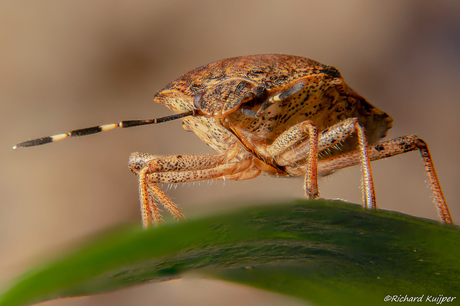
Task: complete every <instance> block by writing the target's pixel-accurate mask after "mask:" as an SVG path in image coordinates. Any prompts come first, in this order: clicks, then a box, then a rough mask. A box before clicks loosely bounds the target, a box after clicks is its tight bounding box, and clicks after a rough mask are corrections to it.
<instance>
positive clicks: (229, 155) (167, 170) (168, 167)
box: [129, 150, 252, 227]
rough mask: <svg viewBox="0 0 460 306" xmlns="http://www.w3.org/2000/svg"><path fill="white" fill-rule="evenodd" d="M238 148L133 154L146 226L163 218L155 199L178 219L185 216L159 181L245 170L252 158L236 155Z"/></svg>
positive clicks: (132, 169)
mask: <svg viewBox="0 0 460 306" xmlns="http://www.w3.org/2000/svg"><path fill="white" fill-rule="evenodd" d="M236 152H237V151H236V150H229V151H227V152H224V153H221V154H216V155H198V154H197V155H193V154H186V155H172V156H165V157H159V156H153V155H149V154H142V153H133V154H131V156H130V161H129V167H130V169H131V171H132V172H133V173H135V174H136V175H137V176H138V178H139V198H140V202H141V203H140V204H141V212H142V223H143V225H144V227H148V226H149V225H150V224H151V223H154V224H159V223H161V222H162V218H161V215H160V213H159V210H158V208H157V206H156V203H158V204H162V205H163V206H164V207H165V208H166V209H167V210H168V211H169V212H170V213H171V214H172V215H173V216H174V217H175V218H176V219H185V217H184V215H183V214H182V213H181V212H180V210H179V209H178V208H177V206H176V205H175V204H174V203H173V202H172V201H171V200H170V199H169V198H168V196H166V194H164V193H163V191H161V189H160V188H159V187H158V186H157V184H158V183H166V184H176V183H185V182H193V181H199V180H207V179H216V178H221V177H223V176H226V175H229V176H231V175H233V174H236V173H238V172H242V171H245V170H246V169H248V168H249V167H250V166H251V164H252V158H248V156H247V157H243V158H240V157H239V158H238V159H234V157H235V155H236ZM230 160H234V161H232V162H230ZM240 160H241V161H240Z"/></svg>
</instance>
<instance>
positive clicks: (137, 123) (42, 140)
mask: <svg viewBox="0 0 460 306" xmlns="http://www.w3.org/2000/svg"><path fill="white" fill-rule="evenodd" d="M188 116H199V115H198V111H197V110H191V111H188V112H185V113H180V114H175V115H170V116H166V117H161V118H155V119H148V120H126V121H120V122H118V123H112V124H104V125H98V126H93V127H88V128H84V129H78V130H73V131H70V132H68V133H65V134H57V135H53V136H47V137H42V138H37V139H31V140H27V141H23V142H20V143H18V144H17V145H15V146H14V147H13V149H17V148H21V147H34V146H39V145H43V144H46V143H51V142H55V141H59V140H62V139H65V138H67V137H79V136H86V135H91V134H96V133H100V132H105V131H109V130H113V129H116V128H129V127H133V126H140V125H147V124H157V123H163V122H167V121H172V120H176V119H180V118H184V117H188Z"/></svg>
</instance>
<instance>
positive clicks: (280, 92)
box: [13, 54, 453, 227]
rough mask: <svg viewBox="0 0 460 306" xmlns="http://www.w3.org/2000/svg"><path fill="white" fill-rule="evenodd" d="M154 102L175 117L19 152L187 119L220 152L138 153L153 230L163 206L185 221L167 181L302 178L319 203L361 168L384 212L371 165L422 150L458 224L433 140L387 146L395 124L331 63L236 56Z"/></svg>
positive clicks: (367, 196)
mask: <svg viewBox="0 0 460 306" xmlns="http://www.w3.org/2000/svg"><path fill="white" fill-rule="evenodd" d="M153 99H154V101H155V102H156V103H160V104H164V105H165V106H166V107H168V108H169V109H171V110H172V111H174V112H176V114H175V115H170V116H166V117H161V118H155V119H148V120H128V121H121V122H119V123H114V124H105V125H100V126H95V127H90V128H85V129H78V130H73V131H70V132H68V133H65V134H57V135H54V136H48V137H43V138H38V139H33V140H28V141H24V142H21V143H19V144H17V145H16V146H14V147H13V148H14V149H15V148H18V147H29V146H37V145H42V144H46V143H50V142H55V141H58V140H62V139H65V138H68V137H74V136H84V135H90V134H94V133H99V132H104V131H108V130H112V129H115V128H119V127H120V128H127V127H132V126H139V125H146V124H158V123H162V122H167V121H171V120H177V119H182V120H183V121H182V126H183V128H184V129H185V130H186V131H189V132H193V133H195V134H196V136H197V137H198V138H199V139H200V140H201V141H203V142H205V143H206V144H207V145H209V146H210V147H211V148H212V149H213V150H215V151H216V154H214V155H199V154H195V155H193V154H184V155H172V156H155V155H150V154H143V153H133V154H131V156H130V158H129V164H128V165H129V168H130V170H131V171H132V172H133V173H134V174H136V175H137V177H138V179H139V194H140V196H139V197H140V202H141V212H142V223H143V225H144V227H148V226H150V225H151V224H159V223H161V222H162V218H161V215H160V213H159V210H158V207H157V205H159V204H161V205H163V206H164V207H166V209H167V210H168V211H169V212H170V213H171V214H172V215H173V216H174V217H175V218H176V219H179V220H180V219H185V217H184V215H183V214H182V213H181V212H180V210H179V209H178V208H177V207H176V205H175V204H174V203H173V202H172V201H171V200H170V199H169V198H168V197H167V196H166V195H165V194H164V193H163V192H162V191H161V189H160V188H159V187H158V186H157V184H158V183H167V184H178V183H184V182H193V181H199V180H211V179H213V180H235V181H241V180H249V179H253V178H256V177H257V176H259V175H260V174H264V175H268V176H273V177H292V176H299V177H304V184H303V187H304V192H305V196H306V197H307V198H317V197H318V196H319V189H318V176H323V175H329V174H331V173H333V172H334V171H336V170H339V169H342V168H346V167H351V166H355V165H361V168H362V181H363V186H364V188H363V202H364V203H363V204H364V207H366V208H370V209H376V208H377V204H376V200H375V190H374V182H373V176H372V170H371V162H372V161H375V160H379V159H382V158H387V157H391V156H396V155H399V154H402V153H407V152H410V151H414V150H419V152H420V154H421V155H422V159H423V163H424V166H425V171H426V173H427V175H428V181H429V184H430V187H431V189H432V192H433V196H434V202H435V206H436V208H437V211H438V215H439V217H440V219H441V221H442V222H444V223H446V224H452V223H453V220H452V217H451V215H450V212H449V208H448V206H447V203H446V200H445V198H444V195H443V192H442V190H441V185H440V183H439V180H438V177H437V175H436V171H435V169H434V164H433V161H432V158H431V155H430V153H429V151H428V146H427V144H426V143H425V142H424V141H423V140H421V139H420V138H418V137H417V136H414V135H409V136H403V137H399V138H395V139H391V140H382V139H383V138H384V137H386V134H387V132H388V130H389V129H391V127H392V125H393V119H392V118H391V117H390V116H389V115H388V114H386V113H385V112H383V111H381V110H380V109H378V108H377V107H375V106H373V105H372V104H370V103H369V102H368V101H367V100H366V99H365V98H364V97H362V96H361V95H359V94H358V93H357V92H356V91H354V90H353V89H352V88H350V87H349V86H348V85H347V84H346V83H345V81H344V79H343V77H342V76H341V74H340V72H339V71H338V70H337V69H336V68H334V67H332V66H328V65H324V64H321V63H319V62H317V61H314V60H311V59H308V58H305V57H300V56H293V55H285V54H261V55H250V56H240V57H233V58H227V59H223V60H219V61H216V62H212V63H209V64H207V65H204V66H201V67H198V68H196V69H194V70H191V71H189V72H187V73H185V74H183V75H182V76H181V77H179V78H178V79H176V80H175V81H173V82H171V83H169V84H168V85H166V87H165V88H163V89H162V90H160V91H159V92H157V93H156V94H155V96H154V98H153Z"/></svg>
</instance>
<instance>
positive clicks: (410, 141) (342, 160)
mask: <svg viewBox="0 0 460 306" xmlns="http://www.w3.org/2000/svg"><path fill="white" fill-rule="evenodd" d="M417 149H418V150H419V151H420V154H421V155H422V159H423V163H424V166H425V171H426V173H427V175H428V181H429V184H430V187H431V190H432V192H433V196H434V202H435V204H436V208H437V210H438V215H439V217H440V219H441V220H442V221H443V222H444V223H446V224H453V221H452V216H451V215H450V212H449V207H448V206H447V203H446V200H445V198H444V194H443V193H442V189H441V185H440V184H439V180H438V176H437V175H436V171H435V168H434V164H433V161H432V159H431V154H430V152H429V150H428V146H427V144H426V142H425V141H423V140H422V139H420V138H418V137H417V136H414V135H410V136H403V137H399V138H395V139H391V140H388V141H384V142H380V143H377V144H375V145H372V146H370V147H369V158H370V160H371V161H374V160H379V159H382V158H387V157H391V156H395V155H399V154H402V153H406V152H410V151H414V150H417ZM358 163H360V153H359V152H358V151H352V152H348V153H344V154H341V155H338V156H334V157H331V158H328V159H325V160H321V161H320V162H319V163H318V172H319V173H328V172H330V171H334V170H339V169H342V168H346V167H351V166H354V165H357V164H358Z"/></svg>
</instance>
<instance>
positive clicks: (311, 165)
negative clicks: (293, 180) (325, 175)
mask: <svg viewBox="0 0 460 306" xmlns="http://www.w3.org/2000/svg"><path fill="white" fill-rule="evenodd" d="M306 138H308V142H306V144H307V146H308V147H307V150H305V152H304V157H303V158H307V159H308V163H307V164H308V167H307V170H305V173H304V174H305V180H304V191H305V196H306V197H307V198H309V199H310V198H313V199H314V198H317V197H319V191H318V173H317V161H318V129H317V127H316V126H315V125H314V124H313V122H311V121H310V120H306V121H303V122H300V123H298V124H296V125H294V126H292V127H291V128H289V129H288V130H287V131H285V132H283V133H282V134H281V135H280V136H278V138H276V139H275V141H274V142H273V143H272V144H271V145H269V146H265V147H260V148H257V147H256V150H257V151H258V152H259V153H261V154H263V155H268V156H272V157H277V156H278V155H279V154H281V153H282V152H284V151H286V150H291V148H292V147H293V146H295V145H296V144H297V143H298V142H299V141H302V140H303V139H306ZM277 162H278V164H280V165H283V164H281V163H279V161H278V159H277Z"/></svg>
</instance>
